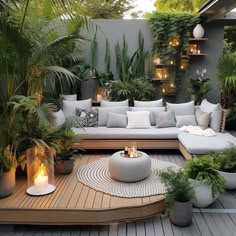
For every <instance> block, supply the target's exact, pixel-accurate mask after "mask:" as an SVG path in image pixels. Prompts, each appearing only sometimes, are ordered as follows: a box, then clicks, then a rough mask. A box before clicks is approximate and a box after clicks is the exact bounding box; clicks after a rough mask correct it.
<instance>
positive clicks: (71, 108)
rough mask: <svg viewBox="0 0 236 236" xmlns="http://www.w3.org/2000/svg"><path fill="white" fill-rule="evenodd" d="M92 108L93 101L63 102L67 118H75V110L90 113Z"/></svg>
mask: <svg viewBox="0 0 236 236" xmlns="http://www.w3.org/2000/svg"><path fill="white" fill-rule="evenodd" d="M91 107H92V99H91V98H90V99H86V100H79V101H65V100H63V112H64V115H65V117H66V118H68V117H71V116H75V109H76V108H80V109H82V110H86V111H89V110H91Z"/></svg>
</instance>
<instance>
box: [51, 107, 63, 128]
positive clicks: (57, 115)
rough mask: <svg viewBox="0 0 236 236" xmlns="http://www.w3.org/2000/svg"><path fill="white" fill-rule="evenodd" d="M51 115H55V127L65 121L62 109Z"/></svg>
mask: <svg viewBox="0 0 236 236" xmlns="http://www.w3.org/2000/svg"><path fill="white" fill-rule="evenodd" d="M53 115H54V116H55V121H54V123H55V127H59V126H61V125H63V124H64V123H65V121H66V119H65V115H64V113H63V111H62V110H59V111H57V112H53Z"/></svg>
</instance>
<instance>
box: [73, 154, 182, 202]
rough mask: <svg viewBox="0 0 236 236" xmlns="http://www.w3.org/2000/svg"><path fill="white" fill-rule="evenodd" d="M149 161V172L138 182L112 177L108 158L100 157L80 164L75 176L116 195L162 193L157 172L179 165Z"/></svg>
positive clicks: (134, 195) (131, 195)
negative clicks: (150, 169)
mask: <svg viewBox="0 0 236 236" xmlns="http://www.w3.org/2000/svg"><path fill="white" fill-rule="evenodd" d="M151 161H152V171H151V174H150V175H149V177H147V178H146V179H144V180H141V181H139V182H134V183H125V182H119V181H116V180H114V179H112V178H111V177H110V174H109V170H108V163H109V159H108V158H102V159H100V160H97V161H94V162H91V163H89V164H87V165H84V166H82V167H81V168H80V169H79V170H78V173H77V176H78V178H79V181H81V182H82V183H83V184H85V185H87V186H89V187H91V188H93V189H95V190H97V191H100V192H104V193H107V194H110V195H113V196H117V197H125V198H132V197H147V196H151V195H158V194H164V193H166V190H165V187H164V186H163V184H162V183H161V181H160V178H159V176H158V172H159V171H165V170H167V169H168V168H172V169H174V170H178V169H179V168H180V167H179V166H178V165H176V164H173V163H170V162H166V161H159V160H157V159H153V158H151Z"/></svg>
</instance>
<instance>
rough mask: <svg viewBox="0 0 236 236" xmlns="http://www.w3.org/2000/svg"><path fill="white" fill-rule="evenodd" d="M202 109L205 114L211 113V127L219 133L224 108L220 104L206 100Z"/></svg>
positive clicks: (202, 104)
mask: <svg viewBox="0 0 236 236" xmlns="http://www.w3.org/2000/svg"><path fill="white" fill-rule="evenodd" d="M200 109H201V111H203V112H211V120H210V127H211V128H212V129H214V130H215V131H216V132H219V131H220V125H221V119H222V107H221V105H220V103H217V104H213V103H210V102H208V101H207V100H206V99H204V100H203V101H202V103H201V106H200Z"/></svg>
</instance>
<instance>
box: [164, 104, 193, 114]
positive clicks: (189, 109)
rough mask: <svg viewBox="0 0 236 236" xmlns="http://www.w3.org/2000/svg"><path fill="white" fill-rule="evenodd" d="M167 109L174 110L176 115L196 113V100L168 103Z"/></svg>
mask: <svg viewBox="0 0 236 236" xmlns="http://www.w3.org/2000/svg"><path fill="white" fill-rule="evenodd" d="M166 107H167V111H173V112H174V114H175V116H182V115H194V111H195V108H194V101H191V102H186V103H179V104H176V103H169V102H167V103H166Z"/></svg>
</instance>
